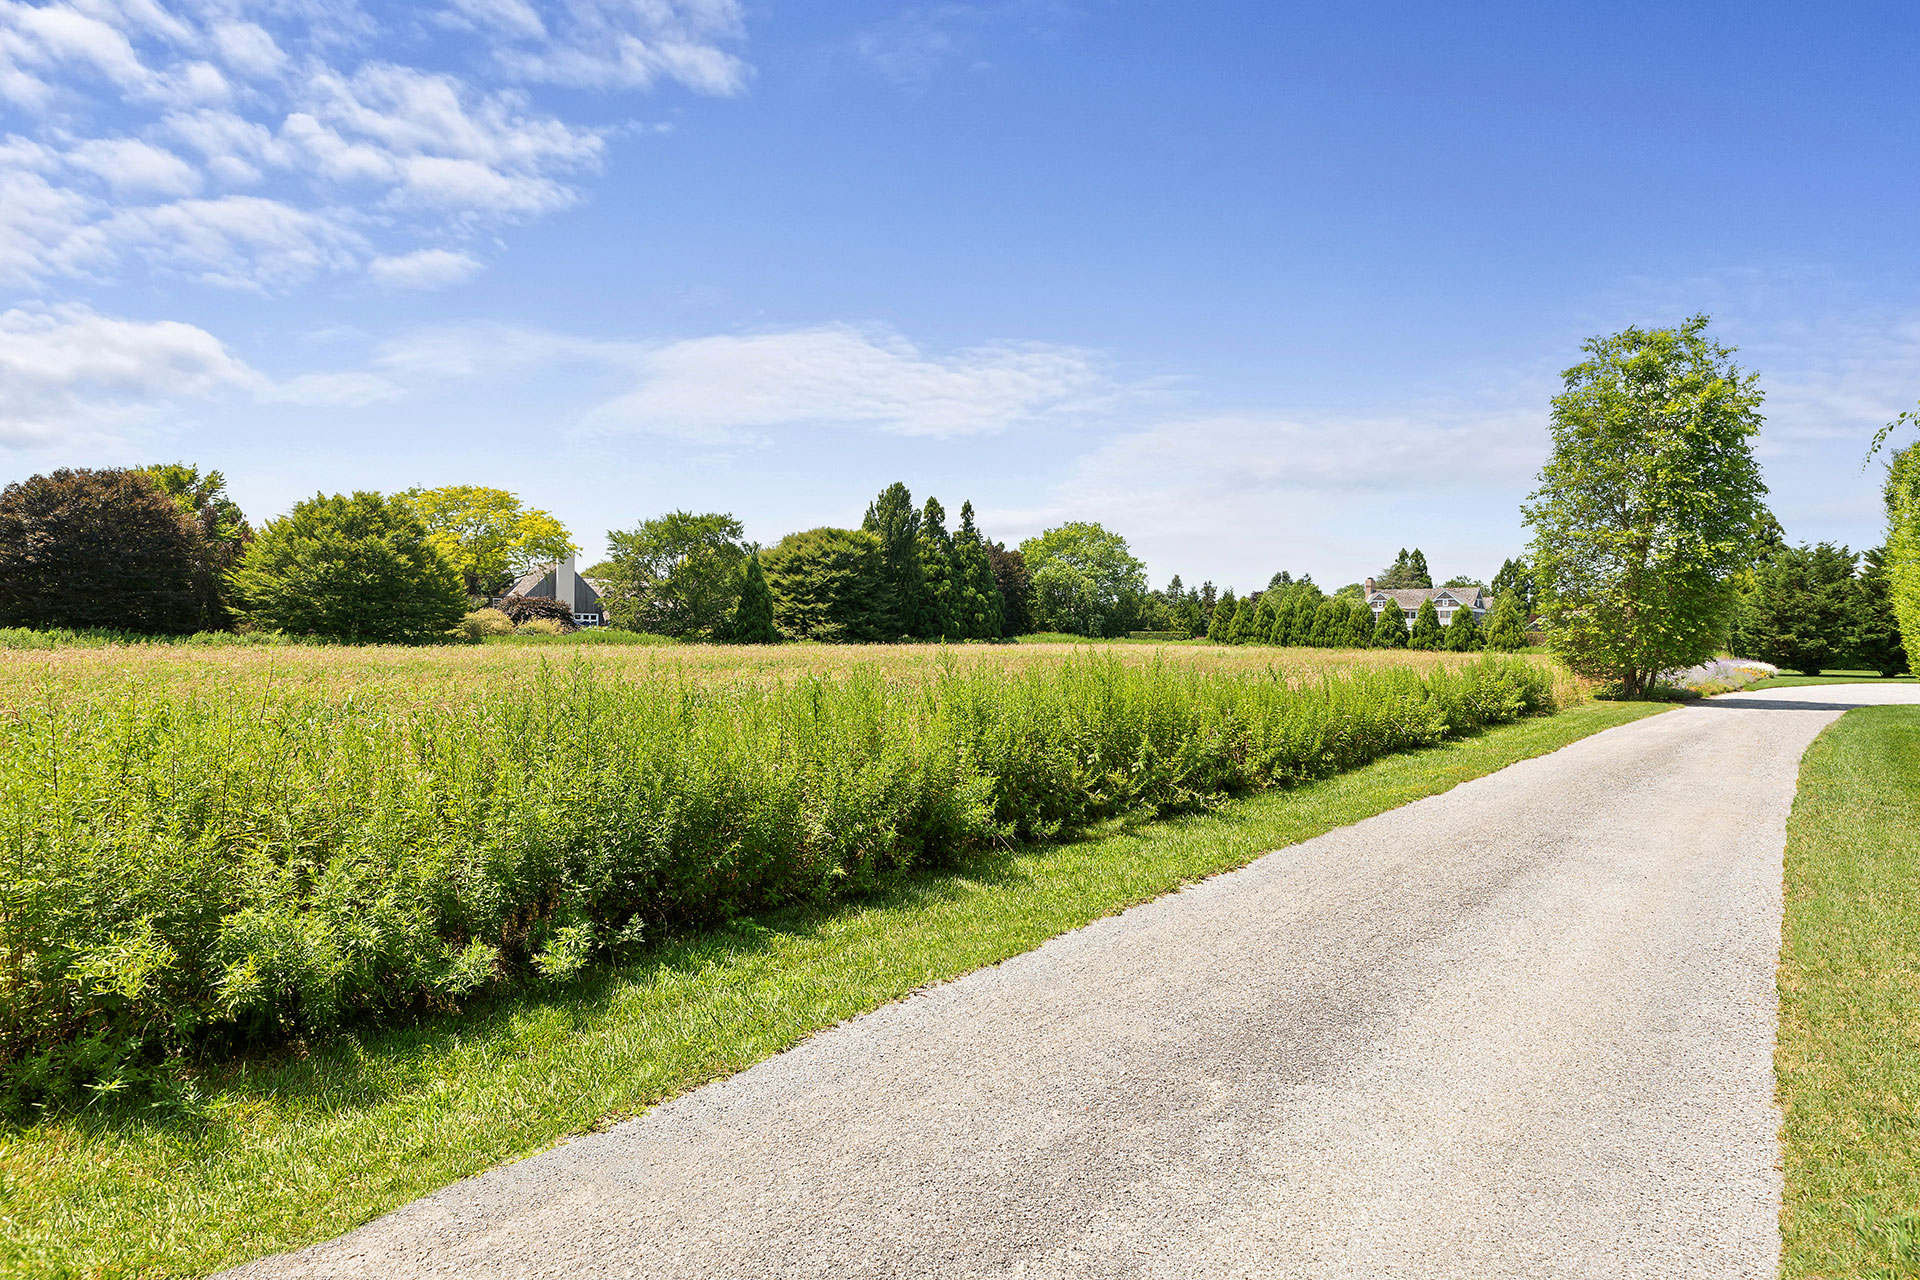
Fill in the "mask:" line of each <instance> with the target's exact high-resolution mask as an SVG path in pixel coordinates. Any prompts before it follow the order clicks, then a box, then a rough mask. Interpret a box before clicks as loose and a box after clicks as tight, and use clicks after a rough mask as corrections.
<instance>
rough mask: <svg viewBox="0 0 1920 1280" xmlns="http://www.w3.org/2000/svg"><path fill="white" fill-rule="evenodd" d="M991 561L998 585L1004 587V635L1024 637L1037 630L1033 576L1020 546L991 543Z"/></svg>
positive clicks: (994, 579) (1001, 589) (989, 560)
mask: <svg viewBox="0 0 1920 1280" xmlns="http://www.w3.org/2000/svg"><path fill="white" fill-rule="evenodd" d="M987 563H988V565H989V566H991V567H992V569H993V582H994V585H995V586H997V587H999V588H1000V634H1001V635H1003V636H1024V635H1027V634H1030V633H1031V632H1032V631H1033V577H1032V575H1030V574H1029V573H1028V572H1027V559H1026V557H1025V556H1023V555H1021V554H1020V552H1019V549H1018V548H1014V549H1012V550H1009V549H1008V547H1007V545H1006V544H1005V543H1003V542H989V543H987Z"/></svg>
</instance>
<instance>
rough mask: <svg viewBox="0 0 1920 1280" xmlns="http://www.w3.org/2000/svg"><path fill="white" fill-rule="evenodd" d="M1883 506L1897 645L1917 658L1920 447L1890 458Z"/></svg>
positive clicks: (1919, 638)
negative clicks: (1899, 643) (1901, 645)
mask: <svg viewBox="0 0 1920 1280" xmlns="http://www.w3.org/2000/svg"><path fill="white" fill-rule="evenodd" d="M1886 502H1887V582H1888V587H1889V594H1890V595H1891V596H1892V598H1893V613H1894V617H1895V618H1897V619H1898V620H1899V623H1900V638H1901V641H1902V642H1903V644H1904V645H1905V647H1906V651H1907V654H1908V656H1909V657H1914V655H1920V444H1912V445H1908V446H1907V447H1906V448H1904V449H1901V450H1899V451H1898V452H1896V453H1895V454H1894V455H1893V462H1892V464H1891V465H1890V466H1889V468H1888V470H1887V489H1886ZM1915 660H1916V661H1920V658H1915Z"/></svg>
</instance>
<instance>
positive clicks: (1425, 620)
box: [1407, 600, 1447, 650]
mask: <svg viewBox="0 0 1920 1280" xmlns="http://www.w3.org/2000/svg"><path fill="white" fill-rule="evenodd" d="M1407 643H1408V645H1409V646H1411V647H1412V648H1415V649H1427V650H1431V649H1444V648H1445V647H1446V644H1447V636H1446V632H1444V631H1442V630H1441V629H1440V611H1439V610H1438V609H1436V608H1434V607H1433V601H1432V600H1422V601H1421V602H1420V610H1419V612H1418V613H1415V614H1414V615H1413V631H1412V632H1411V633H1410V634H1409V635H1408V636H1407Z"/></svg>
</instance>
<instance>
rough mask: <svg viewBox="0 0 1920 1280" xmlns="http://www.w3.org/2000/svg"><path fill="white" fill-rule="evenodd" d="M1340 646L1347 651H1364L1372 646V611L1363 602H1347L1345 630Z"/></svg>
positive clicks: (1350, 600)
mask: <svg viewBox="0 0 1920 1280" xmlns="http://www.w3.org/2000/svg"><path fill="white" fill-rule="evenodd" d="M1341 644H1343V645H1345V646H1346V647H1347V648H1349V649H1365V648H1368V647H1370V646H1371V645H1372V644H1373V610H1372V609H1370V608H1368V607H1367V604H1366V602H1365V601H1363V600H1360V599H1357V598H1354V599H1349V600H1348V601H1347V628H1346V632H1345V634H1344V635H1343V636H1342V637H1341Z"/></svg>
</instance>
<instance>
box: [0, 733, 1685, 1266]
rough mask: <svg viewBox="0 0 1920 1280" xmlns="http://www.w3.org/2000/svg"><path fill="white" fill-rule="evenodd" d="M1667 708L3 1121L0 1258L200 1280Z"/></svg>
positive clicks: (1462, 751) (1377, 768)
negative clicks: (113, 1100)
mask: <svg viewBox="0 0 1920 1280" xmlns="http://www.w3.org/2000/svg"><path fill="white" fill-rule="evenodd" d="M1663 709H1664V708H1661V707H1659V706H1655V705H1649V704H1645V703H1631V704H1625V703H1588V704H1584V705H1580V706H1576V707H1574V708H1572V709H1571V710H1568V711H1565V712H1562V713H1561V714H1559V715H1555V716H1551V717H1546V718H1542V719H1536V720H1526V721H1521V722H1519V723H1516V724H1511V725H1506V726H1502V727H1500V728H1496V729H1492V730H1489V731H1487V732H1485V733H1482V734H1480V735H1478V736H1476V737H1472V738H1467V739H1464V740H1460V741H1456V742H1451V743H1448V744H1446V745H1443V746H1439V747H1435V748H1431V749H1428V750H1424V751H1420V752H1415V753H1411V754H1407V755H1400V756H1394V757H1390V758H1387V759H1385V760H1381V761H1379V762H1376V763H1374V764H1371V765H1368V766H1366V767H1363V768H1360V769H1357V770H1355V771H1353V772H1351V773H1347V774H1341V775H1338V776H1335V777H1332V778H1328V779H1326V780H1324V781H1320V782H1316V783H1312V784H1310V785H1305V786H1301V787H1298V788H1295V789H1292V790H1288V791H1281V792H1269V793H1265V794H1260V795H1256V796H1253V797H1251V798H1248V799H1245V800H1240V801H1236V802H1234V803H1232V804H1229V805H1227V806H1226V807H1224V808H1223V809H1221V810H1220V811H1218V812H1216V813H1213V814H1210V815H1207V816H1203V817H1193V818H1186V819H1178V820H1173V821H1168V822H1158V823H1144V824H1131V825H1129V824H1113V825H1110V826H1108V827H1107V828H1105V829H1103V830H1101V831H1100V832H1098V833H1096V834H1095V835H1094V836H1093V837H1092V838H1089V839H1084V840H1081V841H1078V842H1075V843H1071V844H1066V845H1056V846H1050V847H1043V848H1033V849H1025V850H1019V851H1015V852H1012V853H1009V854H1006V855H1003V856H1000V857H997V858H993V859H988V860H985V861H983V862H981V863H977V864H975V865H973V866H970V867H969V868H968V869H967V870H966V871H965V872H963V873H958V874H954V873H948V874H933V873H925V874H918V875H914V876H912V877H910V878H909V879H908V880H907V881H906V882H905V883H904V884H903V885H902V886H901V887H899V888H898V889H896V890H894V891H892V892H889V893H887V894H885V895H881V896H875V897H870V898H867V899H864V900H861V901H858V902H854V903H851V904H844V905H841V906H839V907H837V908H831V909H820V908H816V909H791V910H786V911H782V912H778V913H772V914H768V915H763V916H760V917H758V918H753V919H745V920H741V921H738V922H736V923H735V924H733V925H732V926H730V927H728V928H726V929H722V930H718V931H715V932H712V933H707V934H702V935H699V936H695V937H691V938H686V939H682V940H679V941H676V942H674V943H671V944H666V945H662V946H660V947H658V948H656V949H655V950H653V951H652V952H650V953H648V954H646V955H645V956H644V957H643V958H641V959H639V960H637V961H635V962H633V963H630V964H627V965H625V966H623V967H620V968H617V969H610V970H603V971H600V972H597V973H595V974H593V975H592V976H589V977H586V978H583V979H579V980H576V981H574V982H572V983H571V984H568V985H565V986H559V987H555V988H552V989H550V990H548V991H545V992H535V993H527V994H522V995H519V996H517V997H514V998H502V999H501V1000H499V1001H498V1002H497V1003H495V1004H494V1005H492V1006H491V1007H488V1008H484V1009H475V1010H472V1011H469V1012H468V1013H466V1014H464V1015H461V1016H458V1017H448V1018H442V1019H438V1020H432V1021H428V1022H425V1023H422V1024H420V1025H418V1026H414V1027H410V1028H403V1029H398V1030H393V1031H388V1032H385V1033H382V1034H380V1035H377V1036H373V1035H370V1036H366V1037H363V1038H352V1039H346V1040H343V1041H338V1042H331V1043H329V1044H327V1045H325V1046H323V1047H320V1048H318V1049H316V1050H314V1051H313V1052H312V1053H311V1054H310V1055H306V1056H299V1055H293V1056H286V1057H282V1058H279V1059H276V1060H273V1061H250V1062H242V1063H239V1064H237V1065H235V1066H234V1067H232V1068H231V1069H229V1070H228V1071H227V1072H226V1074H224V1075H223V1076H221V1077H220V1078H218V1079H213V1080H208V1081H205V1082H204V1083H203V1086H202V1088H201V1090H200V1091H199V1092H196V1093H193V1094H191V1095H189V1096H186V1097H182V1098H180V1099H177V1100H175V1101H173V1102H171V1103H169V1105H167V1106H164V1107H158V1108H153V1107H142V1108H131V1107H122V1108H121V1109H119V1110H111V1109H109V1110H100V1109H97V1108H96V1109H93V1110H89V1111H86V1112H82V1113H79V1114H69V1115H64V1116H57V1117H50V1118H48V1119H45V1120H42V1121H41V1122H40V1123H38V1124H36V1125H34V1126H32V1127H30V1128H26V1129H14V1130H10V1131H0V1272H4V1273H6V1274H33V1275H56V1276H88V1277H92V1276H141V1277H160V1276H175V1275H193V1274H203V1273H206V1272H209V1271H213V1270H217V1269H219V1268H221V1267H224V1266H230V1265H234V1264H237V1263H239V1262H242V1261H245V1260H247V1259H249V1258H252V1257H256V1256H259V1255H261V1254H265V1253H269V1252H272V1251H275V1250H279V1249H286V1248H292V1247H296V1246H299V1245H302V1244H307V1243H311V1242H313V1241H315V1240H320V1239H325V1238H327V1237H329V1236H332V1235H335V1234H338V1233H339V1232H342V1231H345V1230H347V1229H349V1228H351V1227H354V1226H356V1225H358V1224H360V1223H362V1222H365V1221H367V1220H369V1219H371V1218H373V1217H375V1216H377V1215H378V1214H380V1213H382V1212H385V1211H386V1210H388V1209H391V1208H393V1207H395V1206H397V1205H399V1204H402V1203H405V1202H406V1201H407V1200H409V1199H412V1198H414V1197H416V1196H418V1195H421V1194H423V1193H425V1192H428V1191H431V1190H433V1189H435V1188H437V1187H440V1186H444V1185H446V1184H447V1183H449V1182H451V1181H453V1180H455V1179H457V1178H460V1177H463V1176H465V1175H468V1174H471V1173H475V1172H478V1171H480V1170H482V1169H485V1168H487V1167H489V1166H492V1165H495V1164H499V1163H501V1162H503V1161H506V1160H511V1159H514V1158H516V1157H520V1156H525V1155H528V1154H531V1153H533V1152H535V1151H538V1150H540V1149H542V1148H544V1147H547V1146H549V1145H551V1144H552V1143H553V1142H554V1141H555V1140H557V1139H559V1138H561V1137H563V1136H564V1135H566V1134H569V1133H577V1132H581V1131H584V1130H587V1129H592V1128H596V1127H599V1126H600V1125H602V1124H605V1123H607V1122H609V1121H611V1120H615V1119H618V1118H621V1117H624V1116H628V1115H632V1114H634V1113H635V1112H638V1111H640V1110H643V1109H644V1108H646V1107H648V1106H650V1105H652V1104H654V1103H657V1102H659V1101H661V1100H662V1099H665V1098H667V1097H671V1096H672V1095H674V1094H677V1093H681V1092H683V1091H685V1090H687V1089H689V1088H692V1087H694V1086H696V1085H698V1084H700V1083H702V1082H704V1081H707V1080H711V1079H714V1078H717V1077H720V1076H724V1075H727V1074H730V1073H732V1072H735V1071H738V1070H740V1069H741V1068H743V1067H746V1066H749V1065H751V1064H752V1063H754V1062H756V1061H759V1060H760V1059H762V1058H765V1057H767V1056H769V1055H771V1054H773V1053H776V1052H778V1051H780V1050H781V1049H783V1048H786V1047H787V1046H789V1045H791V1044H793V1043H795V1042H796V1041H798V1040H800V1039H802V1038H804V1037H805V1036H807V1035H808V1034H810V1033H811V1032H813V1031H816V1030H818V1029H820V1028H822V1027H827V1026H831V1025H833V1024H834V1023H836V1022H840V1021H842V1020H844V1019H846V1018H848V1017H851V1016H853V1015H855V1014H858V1013H861V1012H863V1011H865V1010H868V1009H871V1008H874V1007H875V1006H877V1005H880V1004H884V1003H886V1002H887V1001H889V1000H893V999H897V998H898V997H900V996H902V995H904V994H906V993H907V992H910V991H912V990H913V989H915V988H916V987H919V986H922V985H925V984H926V983H929V982H935V981H939V980H941V979H945V978H951V977H954V976H957V975H959V974H962V973H965V972H967V971H969V970H971V969H976V968H979V967H980V966H982V965H988V964H993V963H996V962H998V961H1000V960H1002V959H1005V958H1006V957H1008V956H1012V955H1016V954H1019V953H1020V952H1023V951H1027V950H1030V949H1031V948H1033V947H1034V946H1036V945H1038V944H1039V943H1040V942H1042V941H1044V940H1045V939H1047V938H1050V937H1053V936H1054V935H1056V934H1059V933H1062V932H1065V931H1066V930H1069V929H1073V928H1077V927H1078V926H1080V925H1083V924H1086V923H1088V922H1090V921H1092V920H1095V919H1098V918H1099V917H1101V916H1104V915H1109V914H1112V913H1113V912H1116V911H1119V910H1122V909H1124V908H1126V907H1128V906H1130V905H1133V904H1135V903H1138V902H1143V901H1146V900H1148V899H1151V898H1154V897H1158V896H1159V895H1161V894H1164V893H1167V892H1169V891H1171V890H1173V889H1176V888H1178V887H1179V886H1180V885H1182V884H1185V883H1189V882H1191V881H1194V880H1197V879H1200V878H1203V877H1205V876H1209V875H1212V874H1215V873H1217V872H1221V871H1226V870H1229V869H1232V868H1234V867H1239V866H1243V865H1245V864H1246V863H1247V862H1250V861H1252V860H1253V859H1254V858H1256V857H1258V856H1259V855H1260V854H1261V853H1263V852H1265V851H1267V850H1270V849H1275V848H1279V847H1283V846H1285V845H1289V844H1293V843H1296V842H1298V841H1301V840H1305V839H1308V838H1310V837H1312V836H1315V835H1318V834H1320V833H1322V832H1324V831H1328V830H1331V829H1333V828H1335V827H1339V826H1343V825H1346V824H1348V823H1351V822H1356V821H1359V820H1360V819H1362V818H1366V817H1369V816H1371V815H1373V814H1376V813H1380V812H1383V811H1385V810H1387V809H1391V808H1395V807H1397V806H1399V805H1402V804H1406V803H1408V802H1410V801H1413V800H1417V799H1419V798H1421V797H1423V796H1429V795H1434V794H1437V793H1439V792H1441V791H1445V790H1447V789H1448V788H1450V787H1452V786H1454V785H1456V784H1458V783H1460V782H1464V781H1467V780H1468V779H1471V778H1476V777H1480V776H1482V775H1484V774H1488V773H1492V772H1494V771H1495V770H1497V769H1501V768H1504V767H1505V766H1507V765H1509V764H1512V763H1514V762H1515V761H1518V760H1523V759H1527V758H1529V757H1532V756H1537V755H1542V754H1544V753H1546V752H1549V751H1553V750H1556V749H1558V748H1559V747H1562V746H1565V745H1566V744H1568V743H1570V742H1573V741H1575V740H1577V739H1579V738H1583V737H1586V736H1587V735H1589V734H1592V733H1595V732H1598V731H1599V730H1602V729H1606V728H1610V727H1612V726H1614V725H1618V724H1624V723H1626V722H1628V721H1631V720H1637V719H1639V718H1641V717H1643V716H1647V715H1651V714H1654V713H1655V712H1657V711H1660V710H1663Z"/></svg>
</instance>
